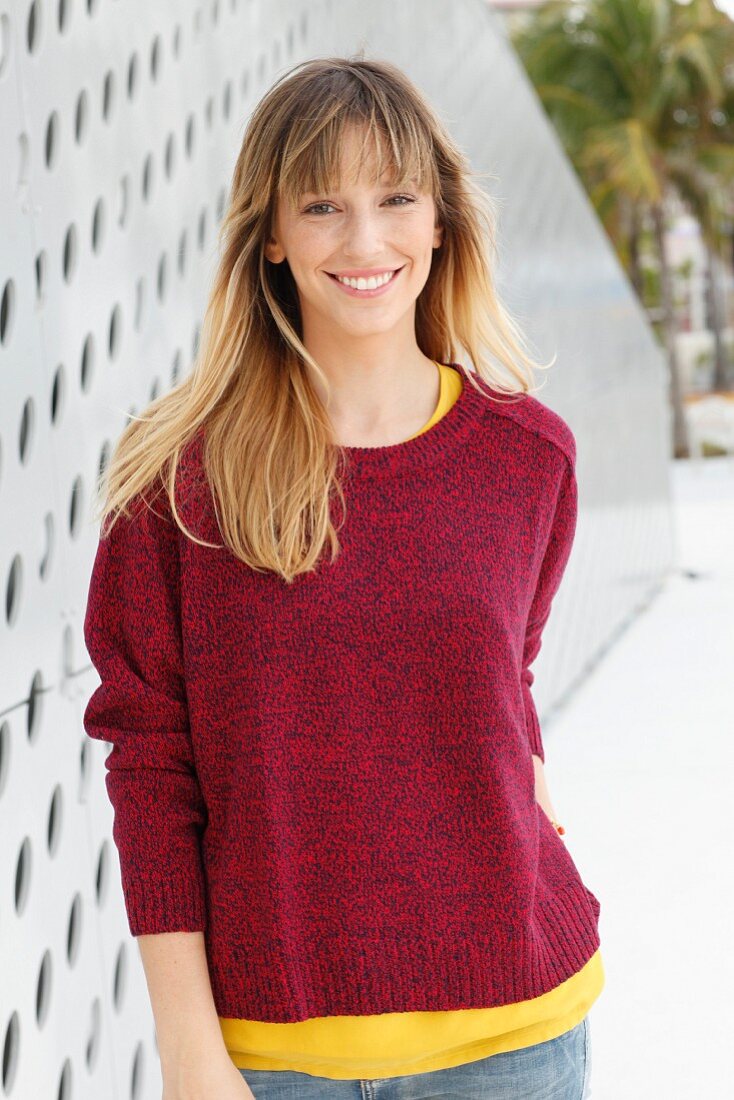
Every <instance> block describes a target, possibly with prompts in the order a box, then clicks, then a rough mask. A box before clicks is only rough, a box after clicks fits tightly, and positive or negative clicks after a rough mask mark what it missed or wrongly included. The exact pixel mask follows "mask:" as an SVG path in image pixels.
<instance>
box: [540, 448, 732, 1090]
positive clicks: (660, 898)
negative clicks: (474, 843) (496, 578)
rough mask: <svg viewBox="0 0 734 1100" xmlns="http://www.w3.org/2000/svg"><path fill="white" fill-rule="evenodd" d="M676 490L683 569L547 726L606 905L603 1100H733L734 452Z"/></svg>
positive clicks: (554, 774) (583, 854)
mask: <svg viewBox="0 0 734 1100" xmlns="http://www.w3.org/2000/svg"><path fill="white" fill-rule="evenodd" d="M672 484H673V487H674V495H675V518H676V530H677V558H678V560H677V563H676V568H675V569H674V570H673V572H672V574H671V576H670V577H669V578H668V579H667V581H666V582H665V584H664V586H663V588H662V590H661V591H660V593H659V594H658V595H657V597H656V598H655V599H654V600H653V601H652V602H651V604H650V605H649V607H648V608H647V609H646V610H645V611H644V612H643V613H641V615H640V616H639V617H638V618H637V619H636V620H635V622H634V623H633V624H632V625H631V626H630V627H629V628H628V629H627V630H626V631H625V633H624V634H623V635H622V636H621V638H620V639H619V641H618V642H617V644H616V645H615V646H614V647H613V648H612V649H611V651H610V652H609V654H608V655H607V656H606V657H605V659H604V660H602V661H600V663H599V664H598V666H597V668H596V669H595V671H594V672H593V674H592V675H591V676H590V678H589V679H588V680H587V681H586V683H585V684H584V685H583V687H582V688H581V689H580V690H579V691H578V692H577V693H576V694H575V696H574V698H573V699H572V700H571V701H570V703H569V705H568V706H567V707H566V708H565V710H564V711H563V712H562V713H559V714H557V716H556V717H555V718H554V719H553V720H552V722H549V723H548V724H547V726H545V741H546V753H547V760H546V776H547V779H548V785H549V789H550V792H551V797H552V798H553V802H554V805H555V808H556V810H557V812H558V816H559V818H560V819H561V821H563V822H564V824H565V825H566V828H567V834H566V841H567V843H568V845H569V849H570V851H571V854H572V855H573V857H574V859H575V861H576V863H577V866H578V867H579V870H580V872H581V874H582V877H583V878H584V880H585V882H586V883H587V885H588V886H589V887H590V889H592V890H593V891H594V893H595V894H596V895H597V897H598V898H599V900H600V901H601V905H602V911H601V919H600V930H601V939H602V958H603V960H604V965H605V971H606V986H605V989H604V991H603V992H602V994H601V996H600V998H599V999H598V1000H597V1001H596V1003H595V1004H594V1006H593V1007H592V1009H591V1014H590V1021H591V1034H592V1067H593V1069H592V1091H591V1096H592V1098H593V1100H643V1098H644V1100H704V1098H705V1100H726V1098H734V1065H733V1064H732V1063H733V1061H734V1058H733V1055H732V1051H733V1050H734V1045H733V1036H734V1008H733V1007H732V1005H733V1003H734V843H733V839H734V830H733V829H732V823H733V822H734V805H733V801H734V457H731V458H715V459H705V460H702V461H700V462H695V461H681V462H674V463H672Z"/></svg>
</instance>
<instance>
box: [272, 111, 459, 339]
mask: <svg viewBox="0 0 734 1100" xmlns="http://www.w3.org/2000/svg"><path fill="white" fill-rule="evenodd" d="M360 155H362V156H364V157H365V161H364V163H363V165H362V166H361V169H360V168H359V167H357V162H358V160H359V157H360ZM375 172H376V162H375V159H374V152H372V151H371V152H370V154H368V155H366V156H365V150H364V136H363V131H362V130H361V129H360V128H359V127H357V126H350V127H348V128H347V129H346V130H345V136H344V141H343V143H342V147H341V157H340V180H341V183H340V186H339V187H337V188H336V189H335V190H334V191H329V192H324V193H318V194H317V193H305V194H302V195H301V196H300V197H299V199H298V200H297V201H296V202H295V203H293V204H291V203H288V202H286V201H280V202H279V203H278V205H277V210H276V218H275V229H274V235H273V237H272V238H271V239H270V240H269V241H268V243H267V244H266V246H265V256H266V258H267V259H268V260H270V261H271V263H276V264H277V263H282V262H283V261H284V260H287V261H288V265H289V267H290V270H291V274H292V275H293V279H294V281H295V284H296V288H297V291H298V298H299V302H300V308H301V318H302V321H303V339H304V343H305V344H306V345H308V344H309V341H311V340H316V341H317V342H318V341H319V339H320V337H321V336H322V334H323V335H326V334H328V339H329V341H331V340H333V339H334V337H335V336H337V337H338V336H339V335H340V334H341V335H342V336H348V337H351V338H359V337H367V336H375V335H377V334H388V333H393V332H395V331H397V330H398V329H400V331H403V326H409V327H410V329H411V331H412V330H413V327H414V317H415V303H416V300H417V298H418V296H419V294H420V293H421V291H422V289H423V287H424V286H425V284H426V281H427V279H428V274H429V272H430V268H431V261H432V257H433V249H434V248H438V247H439V246H440V244H441V242H442V235H443V230H442V229H441V228H440V227H437V226H436V206H435V203H434V200H433V196H432V195H431V194H430V193H428V192H425V191H422V190H418V188H417V187H416V186H414V185H413V184H409V185H407V186H402V187H400V188H395V187H394V185H392V184H391V180H390V175H389V172H388V173H385V174H384V175H383V178H382V180H381V181H379V182H377V183H376V182H374V179H373V177H374V175H375ZM338 276H341V277H342V280H344V279H346V278H348V277H351V285H349V284H348V283H345V282H344V281H340V280H339V278H338ZM370 278H371V279H372V280H376V282H375V281H372V282H365V281H362V280H367V279H370ZM355 280H358V281H355Z"/></svg>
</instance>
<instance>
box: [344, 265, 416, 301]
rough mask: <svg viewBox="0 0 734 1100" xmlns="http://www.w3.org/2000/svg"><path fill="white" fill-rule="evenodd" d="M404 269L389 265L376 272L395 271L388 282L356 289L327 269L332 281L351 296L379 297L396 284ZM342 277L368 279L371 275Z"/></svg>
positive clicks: (345, 276) (346, 277) (346, 276)
mask: <svg viewBox="0 0 734 1100" xmlns="http://www.w3.org/2000/svg"><path fill="white" fill-rule="evenodd" d="M402 270H403V268H402V267H398V268H394V267H393V268H390V267H388V268H385V269H384V270H383V271H380V272H376V273H375V274H379V275H384V274H386V273H387V272H388V271H392V272H394V274H393V277H392V279H389V280H388V282H386V283H384V284H383V285H382V286H378V287H375V288H374V289H372V290H356V289H355V288H354V287H353V286H347V285H346V283H340V282H339V280H338V279H337V277H336V275H334V274H333V273H332V272H331V271H327V272H326V274H327V275H328V277H329V278H330V279H331V281H332V282H333V283H335V284H336V286H338V287H339V289H340V290H342V291H343V292H344V293H345V294H351V296H352V297H353V298H378V297H379V296H380V295H381V294H385V293H386V292H387V291H388V290H389V289H390V287H392V286H394V285H395V283H396V282H397V280H398V276H399V275H400V272H401V271H402ZM340 274H341V272H340ZM342 277H343V278H345V279H368V278H370V276H369V275H344V276H342Z"/></svg>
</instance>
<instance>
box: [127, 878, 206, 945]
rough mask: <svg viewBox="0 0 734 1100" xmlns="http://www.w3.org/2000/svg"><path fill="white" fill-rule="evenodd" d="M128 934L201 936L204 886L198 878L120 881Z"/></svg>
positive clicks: (203, 920) (204, 927) (203, 927)
mask: <svg viewBox="0 0 734 1100" xmlns="http://www.w3.org/2000/svg"><path fill="white" fill-rule="evenodd" d="M122 892H123V897H124V899H125V909H126V911H127V919H128V924H129V926H130V933H131V935H133V936H145V935H153V934H155V933H157V932H204V931H205V930H206V926H207V919H206V899H205V893H204V882H203V878H202V877H201V876H200V875H195V874H176V875H173V876H171V875H169V876H167V877H166V878H164V879H158V878H154V877H152V876H150V875H146V878H145V880H144V881H143V880H142V879H135V880H126V879H124V878H123V880H122Z"/></svg>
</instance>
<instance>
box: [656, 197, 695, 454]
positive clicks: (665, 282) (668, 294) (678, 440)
mask: <svg viewBox="0 0 734 1100" xmlns="http://www.w3.org/2000/svg"><path fill="white" fill-rule="evenodd" d="M652 220H653V225H654V227H655V241H656V243H657V250H658V257H659V259H660V305H661V308H662V314H663V339H664V341H665V348H666V351H667V353H668V371H669V374H670V401H671V404H672V407H673V456H674V458H688V457H689V456H690V450H689V446H688V428H687V425H686V418H685V412H684V409H683V392H682V388H681V381H680V360H679V358H678V347H677V344H676V339H675V335H676V333H675V316H674V312H673V289H672V284H671V277H670V266H669V264H668V258H667V253H666V251H665V216H664V211H663V206H662V203H654V204H653V206H652Z"/></svg>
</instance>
